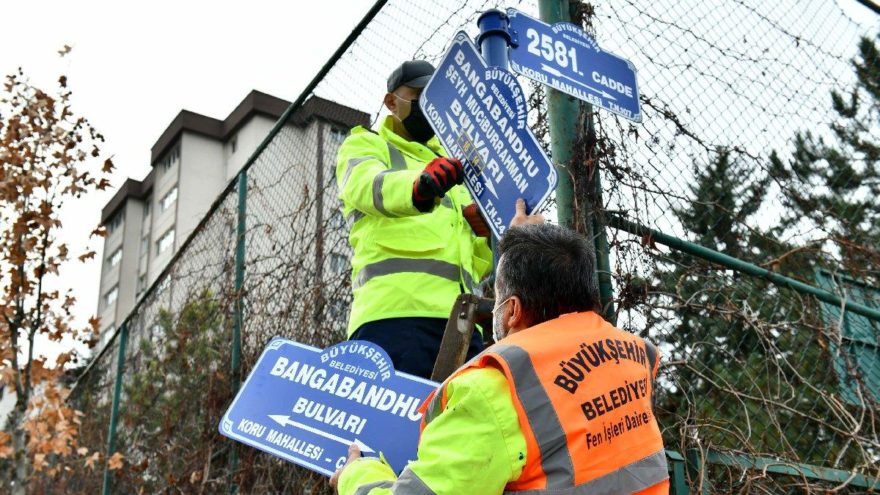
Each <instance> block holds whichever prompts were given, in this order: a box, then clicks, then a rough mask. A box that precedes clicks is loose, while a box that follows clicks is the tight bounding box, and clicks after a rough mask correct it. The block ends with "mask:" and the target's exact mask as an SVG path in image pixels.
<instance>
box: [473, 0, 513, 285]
mask: <svg viewBox="0 0 880 495" xmlns="http://www.w3.org/2000/svg"><path fill="white" fill-rule="evenodd" d="M477 26H479V28H480V36H479V37H478V38H477V44H478V45H479V46H480V52H481V54H482V55H483V60H485V61H486V64H487V65H488V66H490V67H492V66H495V67H500V68H502V69H504V70H507V69H508V63H507V62H508V57H507V48H508V46H509V44H510V33H509V32H508V31H507V26H508V21H507V14H506V13H504V12H503V11H501V10H498V9H492V10H487V11H486V12H484V13H483V15H481V16H480V18H479V19H477ZM489 247H491V248H492V274H491V275H490V276H489V280H488V281H487V285H489V286H491V285H492V284H493V283H494V282H495V270H496V269H497V268H498V254H497V252H498V241H497V240H495V236H493V235H490V236H489ZM492 296H493V297H494V296H495V294H494V288H493V294H492Z"/></svg>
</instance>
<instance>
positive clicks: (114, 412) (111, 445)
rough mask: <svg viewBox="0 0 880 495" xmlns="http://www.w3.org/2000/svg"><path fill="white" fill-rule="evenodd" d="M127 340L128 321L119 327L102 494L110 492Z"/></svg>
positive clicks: (107, 494) (105, 494) (106, 494)
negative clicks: (111, 464)
mask: <svg viewBox="0 0 880 495" xmlns="http://www.w3.org/2000/svg"><path fill="white" fill-rule="evenodd" d="M127 341H128V322H123V323H122V327H121V328H120V329H119V355H118V356H117V358H116V379H115V381H114V384H113V405H112V407H111V409H110V430H109V431H108V432H107V458H106V459H105V462H104V488H103V490H102V493H103V494H104V495H109V494H110V456H112V455H113V454H114V451H115V450H116V423H117V421H119V396H120V395H122V372H123V371H124V369H125V343H126V342H127Z"/></svg>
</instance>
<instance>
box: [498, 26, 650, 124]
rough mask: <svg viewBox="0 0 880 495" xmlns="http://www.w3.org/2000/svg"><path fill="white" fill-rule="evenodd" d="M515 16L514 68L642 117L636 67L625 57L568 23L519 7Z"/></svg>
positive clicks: (618, 111) (637, 118)
mask: <svg viewBox="0 0 880 495" xmlns="http://www.w3.org/2000/svg"><path fill="white" fill-rule="evenodd" d="M507 15H508V17H509V18H510V28H509V31H510V36H511V39H512V43H511V49H510V68H511V69H513V70H514V71H515V72H518V73H520V74H522V75H524V76H526V77H528V78H529V79H534V80H535V81H538V82H540V83H543V84H546V85H547V86H550V87H551V88H555V89H558V90H559V91H562V92H563V93H567V94H569V95H571V96H574V97H575V98H579V99H581V100H584V101H586V102H589V103H592V104H593V105H596V106H599V107H602V108H604V109H606V110H610V111H611V112H614V113H616V114H618V115H620V116H621V117H624V118H627V119H629V120H632V121H635V122H641V121H642V112H641V108H640V106H639V87H638V84H637V82H636V69H635V67H634V66H633V64H632V63H631V62H630V61H629V60H626V59H623V58H620V57H618V56H617V55H614V54H613V53H609V52H606V51H604V50H602V49H601V48H599V45H598V44H596V40H594V39H593V37H592V36H590V35H589V34H587V33H586V32H585V31H584V30H583V29H581V28H579V27H578V26H575V25H574V24H571V23H569V22H560V23H557V24H554V25H552V26H551V25H549V24H547V23H545V22H542V21H539V20H538V19H535V18H533V17H529V16H527V15H526V14H523V13H522V12H520V11H518V10H516V9H507Z"/></svg>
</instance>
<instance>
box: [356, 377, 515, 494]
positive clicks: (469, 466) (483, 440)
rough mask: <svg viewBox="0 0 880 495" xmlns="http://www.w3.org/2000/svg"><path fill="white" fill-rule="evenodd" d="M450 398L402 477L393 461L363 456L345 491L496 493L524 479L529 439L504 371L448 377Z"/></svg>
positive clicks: (427, 429) (376, 492) (447, 386)
mask: <svg viewBox="0 0 880 495" xmlns="http://www.w3.org/2000/svg"><path fill="white" fill-rule="evenodd" d="M446 397H447V402H446V409H445V411H444V412H443V413H441V414H439V415H438V416H437V417H436V418H434V419H433V421H431V422H430V423H429V424H428V425H427V426H426V427H425V430H424V431H423V432H422V436H421V440H420V441H419V452H418V459H417V460H415V461H413V462H411V463H409V465H408V466H407V468H406V469H405V470H404V472H403V473H402V474H401V477H400V479H399V480H398V479H397V476H396V475H395V474H394V471H393V470H392V469H391V467H390V466H389V465H388V464H385V463H384V462H382V461H380V460H378V459H376V458H375V457H362V458H360V459H358V460H356V461H355V462H354V463H352V464H351V465H349V466H348V467H346V468H345V470H344V471H342V475H341V476H340V477H339V485H338V488H339V495H354V494H357V495H389V494H392V493H407V494H411V493H418V494H422V493H424V494H426V495H430V494H438V495H444V494H452V493H456V494H458V493H460V494H481V495H482V494H495V493H502V492H503V491H504V486H505V485H506V484H507V483H509V482H511V481H514V480H516V479H517V478H519V476H520V474H522V470H523V467H524V466H525V463H526V439H525V436H523V433H522V430H520V426H519V419H518V417H517V413H516V409H515V408H514V405H513V398H512V397H511V395H510V387H509V386H508V384H507V379H506V378H505V377H504V374H503V373H502V372H501V371H499V370H497V369H495V368H479V369H473V370H468V371H466V372H464V373H462V374H461V375H459V376H457V377H455V378H454V379H452V380H450V381H449V382H447V384H446ZM395 482H397V486H396V487H393V488H392V486H393V485H394V483H395Z"/></svg>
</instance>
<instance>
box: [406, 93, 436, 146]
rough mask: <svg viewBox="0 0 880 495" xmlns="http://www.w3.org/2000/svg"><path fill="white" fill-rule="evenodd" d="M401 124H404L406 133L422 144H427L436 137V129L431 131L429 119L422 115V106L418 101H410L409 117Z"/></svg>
mask: <svg viewBox="0 0 880 495" xmlns="http://www.w3.org/2000/svg"><path fill="white" fill-rule="evenodd" d="M400 123H401V124H403V128H404V129H406V132H408V133H409V135H410V136H412V138H413V139H415V140H416V141H418V142H420V143H425V142H427V141H428V140H429V139H431V138H432V137H434V129H431V124H429V123H428V119H426V118H425V114H423V113H422V106H421V104H420V103H419V100H418V99H415V100H410V102H409V115H407V116H406V118H405V119H403V120H401V121H400Z"/></svg>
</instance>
